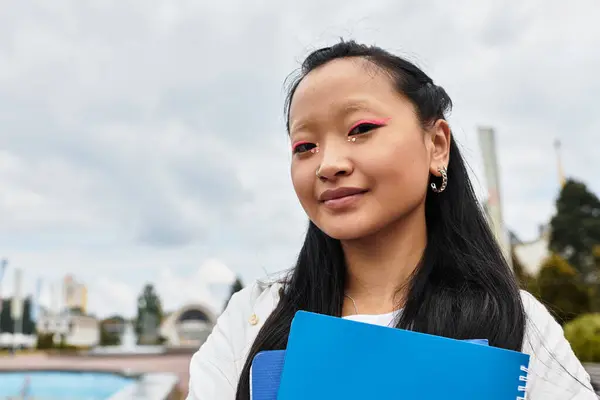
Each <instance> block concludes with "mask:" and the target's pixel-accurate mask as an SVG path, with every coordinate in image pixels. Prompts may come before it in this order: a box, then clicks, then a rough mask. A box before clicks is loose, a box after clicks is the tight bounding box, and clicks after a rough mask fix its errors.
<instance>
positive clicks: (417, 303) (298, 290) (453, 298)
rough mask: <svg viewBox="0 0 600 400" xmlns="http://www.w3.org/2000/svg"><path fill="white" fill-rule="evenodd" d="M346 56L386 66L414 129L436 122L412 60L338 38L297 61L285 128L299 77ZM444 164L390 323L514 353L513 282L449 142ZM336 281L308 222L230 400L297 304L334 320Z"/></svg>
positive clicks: (337, 257)
mask: <svg viewBox="0 0 600 400" xmlns="http://www.w3.org/2000/svg"><path fill="white" fill-rule="evenodd" d="M347 57H360V58H363V59H365V60H368V61H369V62H371V63H372V64H373V65H375V66H376V67H378V68H380V69H381V70H382V71H384V72H386V73H387V74H388V75H389V77H390V79H391V81H392V82H393V84H394V85H395V87H396V90H397V91H398V93H399V94H400V95H403V96H405V97H406V98H408V99H409V100H410V101H411V102H412V103H413V105H414V107H415V109H416V111H417V115H418V118H419V120H420V122H421V124H422V126H423V128H427V127H428V126H431V125H432V124H433V123H435V122H436V121H437V120H438V119H445V117H446V113H447V112H448V111H449V110H450V108H451V106H452V101H451V100H450V97H449V96H448V94H447V93H446V91H445V90H444V89H443V88H441V87H440V86H437V85H435V84H434V83H433V81H432V80H431V78H430V77H429V76H427V75H426V74H425V73H424V72H423V71H421V70H420V69H419V68H418V67H417V66H415V65H414V64H412V63H410V62H409V61H407V60H405V59H403V58H400V57H397V56H395V55H392V54H390V53H388V52H387V51H385V50H383V49H381V48H379V47H375V46H366V45H361V44H357V43H356V42H354V41H342V42H340V43H338V44H335V45H334V46H331V47H327V48H323V49H320V50H316V51H314V52H312V53H311V54H310V55H309V56H308V57H307V58H306V60H305V61H304V62H303V63H302V67H301V70H300V74H299V76H298V77H297V78H296V79H295V80H294V81H293V84H292V85H291V87H290V90H289V93H288V98H287V101H286V116H287V121H288V130H289V111H290V103H291V100H292V98H293V96H294V93H295V91H296V88H297V87H298V85H299V83H300V82H301V81H302V79H303V78H304V77H305V76H306V75H307V74H308V73H310V72H311V71H312V70H314V69H315V68H318V67H320V66H322V65H324V64H326V63H328V62H330V61H332V60H335V59H340V58H347ZM447 169H448V186H447V188H446V190H445V191H443V192H442V193H435V192H432V191H429V192H428V193H427V196H426V200H425V219H426V225H427V246H426V248H425V250H424V253H423V255H422V258H421V262H420V264H419V266H418V267H417V268H416V269H415V272H414V274H413V276H412V278H411V280H410V283H409V286H408V294H407V296H406V299H405V303H404V308H403V310H402V313H401V314H400V317H399V319H398V320H397V321H396V326H397V327H398V328H403V329H411V330H414V331H419V332H425V333H430V334H434V335H439V336H446V337H450V338H455V339H473V338H478V339H488V340H489V343H490V345H492V346H496V347H502V348H505V349H510V350H516V351H520V350H521V347H522V344H523V337H524V334H525V312H524V308H523V304H522V301H521V297H520V292H519V287H518V285H517V282H516V278H515V276H514V274H513V272H512V271H511V269H510V267H509V266H508V264H507V263H506V260H505V259H504V256H503V254H502V252H501V250H500V248H499V246H498V244H497V242H496V241H495V239H494V236H493V234H492V232H491V230H490V228H489V226H488V223H487V221H486V218H485V216H484V213H483V210H482V208H481V207H480V204H479V203H478V201H477V198H476V196H475V192H474V191H473V187H472V186H471V183H470V180H469V176H468V175H467V168H466V167H465V163H464V161H463V158H462V157H461V154H460V151H459V149H458V147H457V145H456V142H455V141H454V140H452V141H451V145H450V161H449V165H448V168H447ZM432 179H433V177H432ZM345 279H346V265H345V262H344V255H343V251H342V247H341V244H340V242H339V241H338V240H336V239H333V238H331V237H329V236H328V235H326V234H325V233H324V232H323V231H321V230H320V229H319V228H318V227H317V226H316V225H315V224H313V223H312V222H309V225H308V231H307V233H306V238H305V240H304V244H303V246H302V249H301V250H300V254H299V256H298V260H297V262H296V265H295V268H294V269H293V270H292V271H291V273H290V274H289V276H287V277H286V278H285V279H284V280H283V282H282V283H283V286H282V289H281V291H280V298H281V299H280V301H279V303H278V305H277V307H276V308H275V310H274V311H273V313H272V314H271V315H270V316H269V318H268V319H267V320H266V321H265V323H264V326H263V327H262V328H261V330H260V332H259V333H258V335H257V337H256V339H255V340H254V344H253V345H252V347H251V349H250V352H249V354H248V358H247V359H246V363H245V365H244V368H243V370H242V373H241V376H240V380H239V383H238V387H237V396H236V399H237V400H247V399H249V387H250V386H249V373H250V365H251V363H252V360H253V358H254V356H255V355H256V354H257V353H258V352H259V351H263V350H274V349H285V347H286V345H287V339H288V334H289V331H290V324H291V321H292V318H293V317H294V314H295V313H296V312H297V311H298V310H306V311H312V312H316V313H321V314H328V315H333V316H341V313H342V304H343V300H344V288H345Z"/></svg>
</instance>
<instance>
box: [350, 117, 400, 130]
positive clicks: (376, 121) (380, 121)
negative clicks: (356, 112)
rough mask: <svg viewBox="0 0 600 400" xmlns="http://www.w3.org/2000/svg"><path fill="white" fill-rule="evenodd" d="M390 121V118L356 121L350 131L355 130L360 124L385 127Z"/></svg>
mask: <svg viewBox="0 0 600 400" xmlns="http://www.w3.org/2000/svg"><path fill="white" fill-rule="evenodd" d="M390 119H392V118H390V117H388V118H380V119H361V120H360V121H358V122H356V123H355V124H354V125H352V127H351V128H350V130H352V129H354V128H356V127H357V126H359V125H360V124H373V125H379V126H385V125H387V123H388V121H389V120H390Z"/></svg>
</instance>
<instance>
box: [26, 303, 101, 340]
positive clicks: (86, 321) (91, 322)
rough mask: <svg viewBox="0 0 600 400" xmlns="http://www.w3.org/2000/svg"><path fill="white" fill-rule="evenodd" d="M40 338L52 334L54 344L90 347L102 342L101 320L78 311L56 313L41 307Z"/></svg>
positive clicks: (37, 325)
mask: <svg viewBox="0 0 600 400" xmlns="http://www.w3.org/2000/svg"><path fill="white" fill-rule="evenodd" d="M36 329H37V333H38V339H39V337H40V336H48V335H51V336H52V337H53V342H54V344H60V343H63V344H65V345H67V346H74V347H81V348H90V347H95V346H98V345H99V344H100V322H99V321H98V320H97V319H96V318H94V317H92V316H89V315H84V314H80V313H77V312H67V311H64V312H62V313H59V314H56V313H53V312H48V310H46V309H43V308H42V309H40V313H39V317H38V320H37V322H36Z"/></svg>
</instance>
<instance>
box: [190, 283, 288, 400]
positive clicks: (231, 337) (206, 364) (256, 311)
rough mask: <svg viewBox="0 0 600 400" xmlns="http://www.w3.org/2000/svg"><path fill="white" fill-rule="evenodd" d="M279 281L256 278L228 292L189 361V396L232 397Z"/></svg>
mask: <svg viewBox="0 0 600 400" xmlns="http://www.w3.org/2000/svg"><path fill="white" fill-rule="evenodd" d="M280 288H281V284H279V283H275V282H272V283H266V282H263V281H256V282H254V283H252V284H251V285H249V286H247V287H245V288H244V289H242V290H240V291H239V292H236V293H234V294H233V296H231V299H230V300H229V303H228V304H227V307H226V308H225V311H223V313H222V314H221V315H220V316H219V317H218V318H217V323H216V325H215V326H214V328H213V329H212V332H211V333H210V335H209V336H208V338H207V339H206V341H205V342H204V343H203V344H202V346H200V349H199V350H198V351H197V352H196V353H194V355H193V356H192V359H191V361H190V369H189V371H190V381H189V393H190V394H189V395H188V399H194V400H196V399H201V398H202V399H203V398H211V399H212V398H233V397H234V394H235V388H236V386H237V382H238V380H239V376H240V374H241V371H242V368H243V366H244V364H245V362H246V357H247V354H248V352H249V350H250V347H251V346H252V343H253V342H254V338H255V337H256V335H257V334H258V331H259V330H260V327H261V326H262V323H263V321H264V320H265V319H266V318H267V317H268V316H269V314H270V313H271V312H272V310H273V309H274V308H275V306H276V304H277V302H278V299H279V289H280Z"/></svg>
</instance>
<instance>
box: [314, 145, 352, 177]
mask: <svg viewBox="0 0 600 400" xmlns="http://www.w3.org/2000/svg"><path fill="white" fill-rule="evenodd" d="M320 152H321V154H322V156H321V157H322V158H321V164H320V165H319V169H317V176H318V178H319V179H320V180H322V181H328V180H335V179H337V178H338V177H341V176H348V175H350V174H351V173H352V171H353V170H354V167H353V164H352V162H351V160H350V159H349V158H348V157H347V156H346V155H345V154H344V152H343V151H342V150H341V149H339V148H337V149H336V148H335V147H334V146H327V148H321V149H320Z"/></svg>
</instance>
